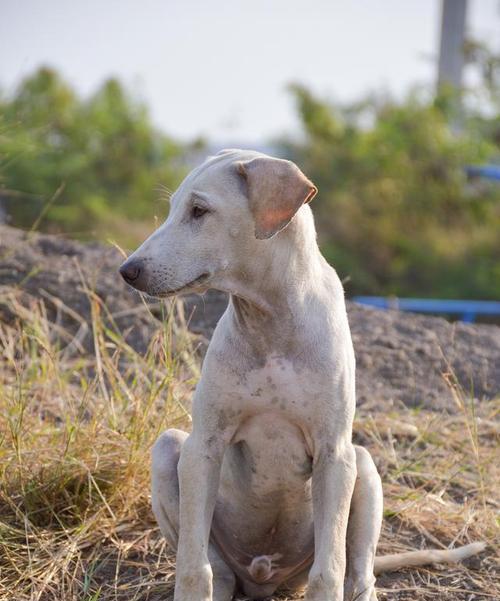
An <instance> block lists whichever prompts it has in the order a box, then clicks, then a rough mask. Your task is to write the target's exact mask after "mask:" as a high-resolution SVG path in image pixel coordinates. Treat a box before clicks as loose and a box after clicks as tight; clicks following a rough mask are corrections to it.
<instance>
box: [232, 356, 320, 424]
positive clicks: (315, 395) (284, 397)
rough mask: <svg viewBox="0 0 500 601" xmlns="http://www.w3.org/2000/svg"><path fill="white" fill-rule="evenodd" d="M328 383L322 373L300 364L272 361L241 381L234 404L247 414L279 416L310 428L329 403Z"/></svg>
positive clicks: (249, 373) (272, 358) (278, 358)
mask: <svg viewBox="0 0 500 601" xmlns="http://www.w3.org/2000/svg"><path fill="white" fill-rule="evenodd" d="M324 380H325V379H324V378H323V377H322V374H321V373H318V372H316V371H314V370H311V369H309V368H307V367H304V366H303V365H300V364H297V363H296V362H293V361H291V360H287V359H286V358H283V357H280V356H276V357H270V358H268V360H267V361H266V363H265V365H264V366H263V367H261V368H258V369H254V370H251V371H248V372H247V373H246V374H245V377H244V378H237V380H236V381H235V382H234V387H232V395H234V396H233V402H234V403H235V404H236V405H237V406H238V408H239V409H240V410H241V411H242V413H243V414H250V415H258V414H260V413H271V414H278V415H280V416H284V417H285V418H286V419H289V420H291V421H292V422H294V423H302V424H303V425H304V426H306V424H307V423H310V422H311V421H313V420H314V418H315V415H316V413H317V412H318V411H321V405H322V404H323V403H324V402H326V401H327V397H328V392H329V391H328V389H329V386H328V384H327V383H325V381H324ZM234 393H235V394H234Z"/></svg>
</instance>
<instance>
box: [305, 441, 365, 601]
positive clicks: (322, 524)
mask: <svg viewBox="0 0 500 601" xmlns="http://www.w3.org/2000/svg"><path fill="white" fill-rule="evenodd" d="M355 481H356V454H355V451H354V447H353V446H352V444H351V443H350V442H344V443H343V444H341V445H332V443H331V442H327V443H323V444H321V443H320V444H319V445H318V448H317V451H316V453H315V465H314V466H313V476H312V493H313V510H314V541H315V542H314V547H315V549H314V563H313V565H312V567H311V571H310V572H309V580H308V588H307V594H306V601H343V590H344V577H345V568H346V531H347V521H348V517H349V508H350V504H351V497H352V493H353V490H354V483H355Z"/></svg>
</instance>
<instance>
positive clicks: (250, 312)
mask: <svg viewBox="0 0 500 601" xmlns="http://www.w3.org/2000/svg"><path fill="white" fill-rule="evenodd" d="M245 263H246V264H245V268H244V269H241V270H240V271H239V272H238V273H236V274H232V276H231V278H230V280H229V281H228V283H227V286H225V287H224V288H225V291H226V292H229V293H230V295H231V303H232V305H233V308H234V314H235V318H236V321H237V323H238V326H239V327H244V328H245V330H254V331H258V330H262V329H265V328H268V327H269V326H270V324H276V323H278V324H283V323H284V322H285V321H289V320H292V321H295V322H297V321H301V320H300V316H301V314H302V313H303V312H304V311H305V310H306V304H307V302H308V301H309V300H310V298H311V295H313V294H314V290H315V288H317V287H318V286H319V285H321V283H322V282H323V280H324V274H325V268H326V269H328V265H327V263H326V261H325V259H324V258H323V256H322V255H321V253H320V251H319V248H318V245H317V242H316V230H315V227H314V220H313V216H312V213H311V210H310V208H309V207H308V206H304V207H303V208H302V209H301V210H300V211H299V212H298V213H297V214H296V215H295V217H294V219H293V220H292V222H291V223H290V224H289V225H288V227H287V228H285V229H284V230H282V231H281V232H279V233H278V234H276V235H275V237H274V238H272V239H270V240H267V241H262V242H259V243H258V244H257V245H256V248H255V255H254V256H253V257H252V261H251V264H250V265H249V264H248V260H247V261H246V262H245Z"/></svg>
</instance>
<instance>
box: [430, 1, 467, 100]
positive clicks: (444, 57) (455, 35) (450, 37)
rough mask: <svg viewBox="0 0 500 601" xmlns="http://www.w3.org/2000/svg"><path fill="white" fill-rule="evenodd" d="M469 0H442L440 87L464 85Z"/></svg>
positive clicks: (458, 87)
mask: <svg viewBox="0 0 500 601" xmlns="http://www.w3.org/2000/svg"><path fill="white" fill-rule="evenodd" d="M466 15H467V0H442V18H441V43H440V48H439V66H438V82H437V87H438V89H439V88H441V87H442V86H450V87H453V88H455V89H457V90H460V88H461V87H462V71H463V67H464V62H465V60H464V42H465V21H466Z"/></svg>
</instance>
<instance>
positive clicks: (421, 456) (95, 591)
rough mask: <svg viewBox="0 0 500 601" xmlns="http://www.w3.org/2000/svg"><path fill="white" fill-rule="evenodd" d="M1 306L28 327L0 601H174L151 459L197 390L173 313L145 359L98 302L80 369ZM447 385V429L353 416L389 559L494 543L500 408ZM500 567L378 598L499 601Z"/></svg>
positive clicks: (6, 389)
mask: <svg viewBox="0 0 500 601" xmlns="http://www.w3.org/2000/svg"><path fill="white" fill-rule="evenodd" d="M2 294H4V296H5V297H4V298H3V299H1V300H2V302H4V303H8V304H9V306H10V311H11V313H12V314H14V315H17V316H18V318H17V319H16V320H14V321H12V322H11V323H9V324H0V353H1V364H0V466H1V468H0V469H1V490H0V599H2V600H7V599H8V600H15V601H27V600H30V601H35V600H36V601H38V600H40V601H44V600H51V601H70V600H82V601H111V600H113V601H117V600H127V601H132V600H145V599H149V600H153V599H155V600H159V599H163V600H166V599H170V598H171V597H170V594H171V591H172V586H173V580H174V565H173V558H172V556H171V555H168V554H167V553H166V550H165V546H164V543H163V541H162V540H161V537H160V535H159V532H158V529H157V527H156V525H155V523H154V521H153V518H152V514H151V511H150V507H149V449H150V447H151V445H152V443H153V441H154V440H155V439H156V437H157V436H158V434H159V433H160V432H161V431H162V430H163V429H165V428H166V427H168V426H173V425H176V426H180V427H184V428H186V427H189V414H188V407H189V399H190V395H191V392H192V388H193V386H194V384H195V381H196V378H197V374H198V371H197V363H196V359H195V353H194V352H193V349H192V343H191V340H190V338H189V336H188V335H187V333H186V332H183V331H182V329H181V330H178V331H177V333H176V336H175V337H173V334H172V332H173V327H174V320H173V315H172V312H171V311H170V312H169V314H168V315H165V322H164V325H163V326H159V328H158V332H157V335H156V336H155V337H154V339H153V340H152V341H151V345H150V349H149V352H148V353H147V355H146V356H145V357H142V356H139V355H138V354H137V353H135V352H134V351H133V349H131V348H130V347H128V346H127V345H126V343H125V342H124V340H123V338H122V336H121V335H120V333H119V332H118V331H117V330H116V328H114V327H113V326H112V325H111V326H109V325H108V326H105V323H106V320H104V319H103V315H105V314H106V308H105V307H103V306H102V304H101V303H100V301H99V299H98V298H96V297H94V296H93V295H92V293H91V292H89V296H90V299H91V302H92V307H93V312H92V313H93V320H92V329H93V334H94V341H95V345H96V349H97V352H96V355H95V357H89V356H85V355H76V356H75V353H74V352H67V351H68V348H72V347H68V346H65V347H62V346H61V345H60V344H59V343H56V342H55V341H54V338H53V333H54V332H53V328H52V326H51V325H50V323H49V322H48V320H47V318H46V315H45V310H44V306H43V305H42V304H40V303H35V304H33V306H31V307H28V309H26V308H24V307H23V306H22V305H20V304H19V303H18V302H17V298H16V295H15V293H12V292H9V293H2ZM152 319H153V318H152ZM107 322H108V323H110V320H109V316H108V320H107ZM111 323H112V320H111ZM59 339H60V338H59ZM73 346H74V345H73ZM174 347H175V352H174V351H173V349H174ZM449 378H450V386H452V387H454V390H455V391H456V400H457V406H458V408H459V412H458V414H457V415H455V416H453V417H450V416H447V415H438V414H435V413H432V412H426V411H421V412H412V411H410V410H408V409H405V408H401V411H398V412H394V413H393V414H390V415H387V414H386V413H385V412H384V408H383V407H380V406H374V407H372V408H370V407H366V406H365V408H363V410H362V411H361V412H360V414H359V416H358V421H357V426H356V438H357V439H358V440H359V441H361V442H362V443H363V444H366V446H367V447H368V448H369V449H370V450H371V451H372V453H373V454H374V456H375V457H376V460H377V463H378V466H379V468H380V471H381V474H382V477H383V480H384V486H385V495H386V520H385V524H384V530H383V536H382V541H381V544H380V550H381V551H382V552H395V551H398V550H408V549H413V548H418V547H421V546H438V547H446V546H448V545H455V544H460V543H466V542H470V541H473V540H487V541H489V542H490V543H493V541H494V538H495V536H496V532H497V531H496V523H495V513H496V512H497V510H498V503H499V500H498V496H497V491H496V490H495V483H498V481H499V473H498V472H499V469H498V462H499V457H498V446H496V445H497V438H496V437H497V435H498V424H497V422H496V421H495V419H496V417H497V411H498V407H499V405H498V403H484V404H480V405H479V404H476V403H473V402H466V400H465V399H466V398H467V397H466V396H465V395H463V394H462V393H461V391H460V390H459V388H458V387H456V384H455V383H454V382H453V379H452V377H451V376H449ZM495 566H496V564H495V561H494V557H493V554H492V552H491V550H490V551H489V552H488V553H487V554H486V555H485V556H484V557H482V558H481V561H479V560H471V561H469V563H468V567H466V566H453V567H450V566H446V567H442V568H441V569H437V568H433V569H425V570H419V571H416V570H412V571H411V572H410V571H409V572H403V573H400V574H396V575H387V576H383V577H382V578H381V579H380V581H379V584H380V591H381V592H380V597H381V598H382V599H410V598H411V599H420V600H423V599H449V600H451V599H468V600H469V599H490V598H491V599H493V598H500V585H499V582H498V579H497V578H498V577H497V576H496V574H495Z"/></svg>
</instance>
